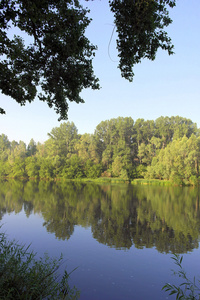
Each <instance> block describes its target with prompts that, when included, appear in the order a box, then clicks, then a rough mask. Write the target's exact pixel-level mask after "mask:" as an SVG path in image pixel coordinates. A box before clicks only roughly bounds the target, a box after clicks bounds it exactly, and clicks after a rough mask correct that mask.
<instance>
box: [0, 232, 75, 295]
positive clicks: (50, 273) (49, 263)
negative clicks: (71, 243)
mask: <svg viewBox="0 0 200 300" xmlns="http://www.w3.org/2000/svg"><path fill="white" fill-rule="evenodd" d="M35 256H36V254H35V253H33V252H29V246H28V247H25V246H22V245H19V244H17V243H16V242H15V241H11V242H10V241H8V240H7V237H6V235H5V234H4V233H0V299H7V300H9V299H16V300H17V299H34V300H35V299H74V300H75V299H78V298H79V292H78V291H77V290H76V288H75V287H74V288H73V289H72V288H70V287H69V284H68V280H69V275H70V274H68V273H67V272H66V271H65V272H64V275H63V276H62V278H61V280H59V275H58V272H57V271H58V269H59V266H60V264H61V262H62V256H61V257H60V259H58V260H57V259H50V258H49V257H48V255H47V254H45V255H44V258H40V259H39V260H36V259H35Z"/></svg>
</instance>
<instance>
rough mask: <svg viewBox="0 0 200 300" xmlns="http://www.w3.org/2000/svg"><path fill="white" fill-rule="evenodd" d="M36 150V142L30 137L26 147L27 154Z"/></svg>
mask: <svg viewBox="0 0 200 300" xmlns="http://www.w3.org/2000/svg"><path fill="white" fill-rule="evenodd" d="M36 151H37V145H36V142H35V141H34V139H31V140H30V142H29V144H28V147H27V156H32V155H35V153H36Z"/></svg>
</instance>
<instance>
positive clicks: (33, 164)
mask: <svg viewBox="0 0 200 300" xmlns="http://www.w3.org/2000/svg"><path fill="white" fill-rule="evenodd" d="M25 162H26V172H27V175H28V177H29V178H39V170H40V165H39V162H38V159H37V157H36V156H30V157H27V158H26V161H25Z"/></svg>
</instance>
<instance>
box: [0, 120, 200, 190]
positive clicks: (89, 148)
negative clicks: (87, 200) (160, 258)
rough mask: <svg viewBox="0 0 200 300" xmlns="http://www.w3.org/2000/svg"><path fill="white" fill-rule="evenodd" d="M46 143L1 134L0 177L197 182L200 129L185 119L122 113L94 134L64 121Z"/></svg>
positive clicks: (98, 128)
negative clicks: (115, 178)
mask: <svg viewBox="0 0 200 300" xmlns="http://www.w3.org/2000/svg"><path fill="white" fill-rule="evenodd" d="M48 136H49V138H48V140H47V141H45V142H44V143H43V144H41V143H37V144H36V143H35V141H34V140H33V139H31V141H30V143H29V144H28V145H26V144H25V143H24V142H23V141H20V142H19V143H18V142H16V141H11V142H10V141H9V139H8V137H7V136H6V135H4V134H2V135H1V136H0V176H1V177H12V178H38V179H52V178H53V179H59V178H66V179H73V178H84V177H86V178H98V177H101V176H102V177H119V178H122V179H125V180H130V179H134V178H152V179H153V178H157V179H166V180H172V181H173V182H175V183H177V184H197V183H198V179H199V160H200V131H199V129H198V128H197V125H196V123H193V122H192V121H191V120H190V119H186V118H183V117H179V116H176V117H160V118H158V119H156V120H155V121H153V120H146V121H145V120H144V119H137V120H136V121H135V122H134V121H133V119H132V118H131V117H126V118H123V117H119V118H116V119H111V120H106V121H102V122H101V123H100V124H98V125H97V127H96V129H95V131H94V134H88V133H85V134H83V135H80V134H78V130H77V128H76V126H75V124H74V123H73V122H66V123H61V125H60V126H59V127H55V128H53V129H52V130H51V132H50V133H48Z"/></svg>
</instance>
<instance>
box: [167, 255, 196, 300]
mask: <svg viewBox="0 0 200 300" xmlns="http://www.w3.org/2000/svg"><path fill="white" fill-rule="evenodd" d="M172 259H173V260H174V262H175V264H176V265H177V266H178V267H179V271H178V272H175V271H174V274H175V275H178V276H179V277H180V278H182V279H183V283H181V284H180V285H179V286H176V285H174V284H171V283H167V284H165V285H164V286H163V288H162V289H163V290H165V291H166V292H170V293H169V295H173V294H176V299H178V300H179V299H182V300H197V299H200V287H199V286H197V284H196V281H195V277H194V279H193V281H192V280H190V279H189V278H188V277H187V275H186V272H185V271H184V269H183V267H182V260H183V256H179V255H177V254H174V256H172ZM198 282H199V283H200V281H199V280H198Z"/></svg>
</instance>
